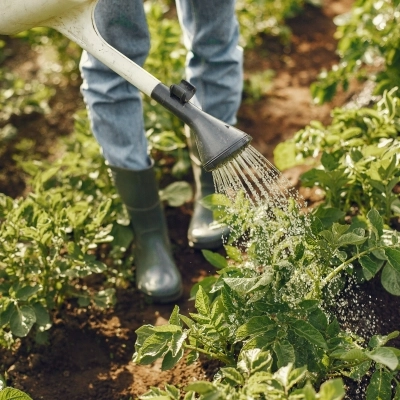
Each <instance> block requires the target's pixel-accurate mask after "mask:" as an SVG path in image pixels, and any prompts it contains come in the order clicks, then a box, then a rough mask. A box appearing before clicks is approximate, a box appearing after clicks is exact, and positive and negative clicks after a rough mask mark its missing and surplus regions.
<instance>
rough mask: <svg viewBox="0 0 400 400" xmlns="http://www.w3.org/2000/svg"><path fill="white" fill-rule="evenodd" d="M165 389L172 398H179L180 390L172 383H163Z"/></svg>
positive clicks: (175, 399) (176, 399) (177, 399)
mask: <svg viewBox="0 0 400 400" xmlns="http://www.w3.org/2000/svg"><path fill="white" fill-rule="evenodd" d="M165 391H166V392H167V393H168V394H169V396H170V397H171V398H173V399H174V400H179V398H180V391H179V389H178V388H177V387H175V386H173V385H169V384H168V383H166V384H165Z"/></svg>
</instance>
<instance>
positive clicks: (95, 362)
mask: <svg viewBox="0 0 400 400" xmlns="http://www.w3.org/2000/svg"><path fill="white" fill-rule="evenodd" d="M350 4H351V1H350V0H339V1H335V0H330V1H327V3H326V4H325V5H324V6H323V7H322V8H321V9H320V8H315V7H312V6H307V7H306V8H305V11H304V13H302V14H301V15H300V16H298V17H296V18H294V19H292V20H291V21H289V25H290V27H291V29H292V31H293V36H292V39H291V44H290V46H287V47H282V45H280V44H279V43H278V42H277V41H276V40H273V39H268V38H265V40H264V43H263V45H262V46H261V48H257V50H252V51H246V53H245V72H246V73H250V72H255V71H258V72H259V71H262V70H265V69H269V68H272V69H274V70H275V71H276V75H275V78H274V81H273V87H272V89H271V91H270V95H268V96H266V97H263V98H262V99H261V100H259V101H257V102H255V103H251V104H250V103H248V102H246V101H245V102H243V105H242V107H241V109H240V112H239V128H240V129H242V130H244V131H245V132H247V133H249V134H250V135H251V136H253V138H254V140H253V145H254V147H256V148H257V149H258V150H259V151H260V152H261V153H262V154H263V155H264V156H266V157H267V158H269V159H270V160H273V149H274V147H275V146H276V145H277V144H278V143H279V142H281V141H282V140H285V139H287V138H289V137H291V135H293V134H294V133H295V132H296V131H298V130H299V129H301V128H302V127H304V125H306V124H308V123H309V122H310V120H312V119H317V120H320V121H322V122H324V123H327V122H328V121H329V119H330V111H331V109H332V107H333V106H334V105H335V104H337V105H340V104H343V103H345V102H346V101H347V100H348V99H350V97H351V95H352V94H353V93H351V92H350V93H347V94H342V95H339V96H338V97H337V98H336V99H335V104H327V105H324V106H322V107H319V106H315V105H312V103H311V96H310V92H309V85H310V83H311V82H313V81H314V80H315V78H316V76H317V74H318V73H319V71H320V70H321V69H322V68H329V67H330V66H331V65H332V64H334V63H335V62H336V61H337V58H336V55H335V48H336V43H335V40H334V38H333V33H334V31H335V26H334V24H333V22H332V17H333V16H335V15H337V14H341V13H343V12H345V11H348V10H349V8H350ZM9 62H10V63H11V65H12V57H11V58H10V61H9ZM26 63H28V64H27V65H25V67H24V66H21V65H18V68H20V69H21V68H25V69H26V70H32V71H34V70H35V64H34V61H29V60H28V61H26ZM29 63H30V64H29ZM79 83H80V82H79V79H78V80H77V81H76V82H75V84H74V85H69V86H68V87H62V86H61V87H59V88H58V90H57V95H56V96H55V98H54V100H53V101H52V110H53V111H52V112H51V114H50V115H47V116H42V115H39V114H37V115H31V116H30V117H29V118H21V117H18V118H17V117H15V120H13V123H15V125H16V126H17V127H19V128H21V130H22V131H23V132H24V134H26V136H27V137H34V138H35V139H36V140H37V141H38V145H37V149H36V151H37V152H38V153H39V154H41V155H42V156H52V143H53V140H55V138H57V136H58V135H66V134H68V133H69V132H71V130H72V119H71V116H72V114H73V113H74V111H76V110H77V109H80V108H82V106H83V105H82V100H81V98H80V94H79ZM0 170H1V171H2V172H3V173H2V174H1V178H0V191H1V192H3V193H6V194H7V195H10V196H13V197H15V196H19V195H21V194H22V193H24V191H25V190H26V188H25V186H24V180H23V176H22V175H21V174H20V173H19V171H18V170H17V169H16V167H15V165H14V163H13V161H12V158H11V154H8V153H6V154H5V155H4V156H3V157H2V158H1V159H0ZM4 171H6V173H4ZM298 174H299V170H292V171H290V173H288V177H289V179H291V180H292V181H294V182H296V180H297V178H298ZM306 197H307V194H306ZM166 211H167V219H168V224H169V228H170V236H171V241H172V244H173V248H174V256H175V258H176V262H177V265H178V266H179V268H180V270H181V273H182V276H183V280H184V284H185V292H184V296H183V298H182V300H181V301H179V302H178V303H177V304H178V305H179V307H180V310H181V312H182V313H184V314H185V313H187V312H189V311H191V310H192V309H193V302H192V301H190V300H188V299H189V292H190V289H191V287H192V285H193V284H194V283H195V282H197V281H198V280H199V279H201V278H203V277H205V276H207V275H209V274H211V273H213V271H212V267H211V266H209V265H208V264H207V262H206V261H205V260H204V258H203V256H202V254H201V253H200V252H198V251H195V250H193V249H190V248H189V247H188V243H187V238H186V231H187V227H188V224H189V220H190V213H191V208H190V204H186V205H184V206H182V207H180V208H167V210H166ZM357 302H358V303H357V304H358V305H357V307H361V308H363V307H364V308H365V309H366V310H368V312H371V313H375V314H376V315H377V317H376V321H375V322H374V331H373V332H372V333H378V331H379V333H388V332H390V331H392V330H395V329H396V328H398V327H399V324H398V319H397V320H396V314H397V313H396V311H395V310H398V306H399V301H398V299H393V298H392V297H391V296H389V295H388V294H387V293H386V292H384V291H383V290H382V289H381V286H380V285H379V284H376V283H375V282H372V283H370V284H369V285H368V287H367V288H366V290H365V293H364V292H363V294H360V295H359V299H358V300H357ZM389 304H390V307H389V306H388V305H389ZM353 306H354V304H352V300H350V301H349V302H348V303H347V304H344V305H343V308H344V309H347V310H351V309H352V307H353ZM172 307H173V305H162V306H160V305H152V304H148V303H146V301H145V299H144V298H143V296H141V295H140V293H138V292H137V291H135V290H134V288H127V289H119V290H118V292H117V305H116V306H115V307H114V308H113V309H109V310H107V311H105V312H104V311H98V310H96V309H88V310H84V309H79V308H78V307H76V305H75V303H74V302H71V303H68V304H66V305H65V307H64V308H63V309H62V310H61V311H60V312H59V313H58V314H57V315H55V316H54V321H55V322H54V326H53V328H52V329H51V333H50V345H48V346H38V345H36V344H35V343H33V342H31V341H29V340H23V341H21V343H20V344H19V345H18V346H17V347H16V349H14V350H13V351H1V352H0V357H1V358H0V368H1V370H0V373H1V374H3V373H5V374H6V376H7V378H8V379H9V382H10V384H11V385H13V386H14V387H16V388H20V389H22V390H25V391H27V392H28V393H29V394H30V395H31V397H32V398H33V399H34V400H39V399H45V400H53V399H60V400H62V399H68V400H81V399H85V400H95V399H96V400H106V399H107V400H128V399H131V398H136V397H137V396H138V395H140V394H143V393H144V392H145V391H146V390H148V389H149V387H150V386H162V385H163V384H165V383H170V384H179V385H181V386H184V385H185V384H186V383H188V382H189V381H191V380H194V379H209V378H211V377H212V376H213V374H214V373H215V372H216V366H215V364H214V363H212V362H209V361H207V360H201V361H200V362H198V363H196V364H194V365H192V366H189V367H187V366H186V365H185V364H184V363H180V364H179V365H178V366H176V367H175V368H173V369H172V370H171V371H166V372H162V371H161V370H160V365H159V364H158V363H155V364H153V365H150V366H137V365H134V364H133V363H131V358H132V355H133V352H134V342H135V334H134V332H135V330H136V329H138V328H139V327H140V326H142V325H143V324H155V325H158V324H162V323H164V322H165V321H166V319H167V318H168V317H169V315H170V312H171V310H172ZM392 310H393V311H392ZM392 314H393V315H392ZM350 325H351V324H350ZM361 325H362V327H361ZM365 326H366V327H365ZM357 327H360V329H361V330H362V331H363V332H367V331H368V330H369V328H368V321H358V322H357V321H356V323H355V324H354V326H351V328H352V329H358V328H357ZM367 333H368V332H367ZM349 398H352V399H355V398H356V397H349Z"/></svg>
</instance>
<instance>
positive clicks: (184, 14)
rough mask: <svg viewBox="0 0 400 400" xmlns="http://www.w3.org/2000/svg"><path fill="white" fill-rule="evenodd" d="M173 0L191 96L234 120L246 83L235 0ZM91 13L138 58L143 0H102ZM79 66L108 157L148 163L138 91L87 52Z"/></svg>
mask: <svg viewBox="0 0 400 400" xmlns="http://www.w3.org/2000/svg"><path fill="white" fill-rule="evenodd" d="M176 6H177V12H178V18H179V22H180V25H181V27H182V31H183V38H184V44H185V46H186V48H187V50H188V54H187V60H186V77H185V79H186V80H188V81H189V82H190V83H191V84H192V85H194V86H195V87H196V89H197V92H196V99H195V100H194V102H196V103H197V104H198V105H200V107H201V108H202V109H203V110H204V111H205V112H207V113H209V114H211V115H213V116H214V117H216V118H218V119H220V120H222V121H224V122H226V123H228V124H231V125H233V124H235V123H236V112H237V110H238V108H239V105H240V101H241V95H242V82H243V72H242V71H243V52H242V49H241V48H240V47H239V46H238V39H239V28H238V22H237V19H236V16H235V0H223V1H215V0H176ZM95 20H96V24H97V27H98V29H99V31H100V33H101V35H102V36H103V38H104V39H105V40H106V41H107V42H108V43H109V44H110V45H111V46H113V47H115V48H116V49H117V50H119V51H120V52H121V53H123V54H124V55H125V56H127V57H128V58H130V59H131V60H132V61H134V62H135V63H137V64H138V65H140V66H142V65H143V63H144V61H145V60H146V57H147V55H148V52H149V48H150V37H149V33H148V28H147V22H146V18H145V13H144V9H143V0H100V1H99V4H98V5H97V8H96V11H95ZM80 68H81V72H82V77H83V83H82V87H81V91H82V94H83V96H84V100H85V102H86V104H87V107H88V110H89V116H90V120H91V125H92V130H93V133H94V135H95V137H96V139H97V141H98V142H99V144H100V146H101V148H102V151H103V155H104V157H105V159H106V160H107V161H108V162H109V164H111V165H114V166H116V167H122V168H127V169H131V170H141V169H145V168H147V167H148V166H149V165H150V160H149V156H148V148H147V147H148V145H147V140H146V136H145V132H144V122H143V110H142V100H141V94H140V93H139V91H138V90H137V89H136V88H135V87H134V86H132V85H131V84H130V83H128V82H127V81H125V80H124V79H123V78H121V77H120V76H119V75H117V74H116V73H114V72H113V71H112V70H110V69H109V68H108V67H106V66H105V65H104V64H102V63H101V62H99V61H98V60H97V59H95V58H94V57H93V56H91V55H90V54H88V53H86V52H84V53H83V55H82V59H81V64H80ZM156 78H157V76H156ZM163 83H164V84H166V85H170V84H173V83H179V82H163Z"/></svg>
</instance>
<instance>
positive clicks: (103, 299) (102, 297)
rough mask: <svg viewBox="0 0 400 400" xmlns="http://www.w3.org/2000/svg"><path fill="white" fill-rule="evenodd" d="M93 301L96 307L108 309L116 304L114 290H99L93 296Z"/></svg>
mask: <svg viewBox="0 0 400 400" xmlns="http://www.w3.org/2000/svg"><path fill="white" fill-rule="evenodd" d="M93 301H94V303H95V304H96V306H97V307H100V308H108V307H111V306H113V305H115V303H116V297H115V289H114V288H108V289H104V290H99V291H98V292H97V293H96V294H95V295H94V296H93Z"/></svg>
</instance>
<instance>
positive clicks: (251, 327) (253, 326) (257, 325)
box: [235, 315, 276, 341]
mask: <svg viewBox="0 0 400 400" xmlns="http://www.w3.org/2000/svg"><path fill="white" fill-rule="evenodd" d="M275 325H276V323H275V322H274V321H272V320H271V318H269V317H268V316H266V315H263V316H260V317H252V318H250V319H249V320H248V321H247V322H246V323H244V324H243V325H241V326H240V327H239V328H238V329H237V330H236V337H235V339H236V341H241V340H243V339H245V338H247V337H248V336H254V335H257V334H258V333H260V332H264V331H267V330H269V329H270V328H271V327H273V326H275Z"/></svg>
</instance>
